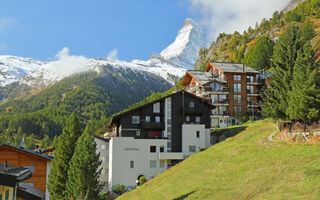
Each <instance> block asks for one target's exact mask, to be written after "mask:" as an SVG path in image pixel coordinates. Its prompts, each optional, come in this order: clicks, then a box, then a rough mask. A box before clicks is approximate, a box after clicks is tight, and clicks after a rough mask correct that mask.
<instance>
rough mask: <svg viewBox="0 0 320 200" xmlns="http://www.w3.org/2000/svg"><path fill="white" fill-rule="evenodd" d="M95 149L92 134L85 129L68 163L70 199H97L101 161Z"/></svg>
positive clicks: (99, 188)
mask: <svg viewBox="0 0 320 200" xmlns="http://www.w3.org/2000/svg"><path fill="white" fill-rule="evenodd" d="M96 150H97V149H96V143H95V142H94V138H93V136H92V135H91V134H89V133H88V132H86V131H85V133H83V134H82V135H81V137H80V138H79V140H78V141H77V145H76V148H75V151H74V154H73V156H72V159H71V161H70V165H69V168H70V169H69V171H68V181H67V191H68V196H70V197H71V198H72V199H83V200H98V199H99V195H100V192H101V189H102V185H101V184H100V183H99V177H100V173H101V169H99V166H100V165H101V161H100V160H99V154H97V153H96Z"/></svg>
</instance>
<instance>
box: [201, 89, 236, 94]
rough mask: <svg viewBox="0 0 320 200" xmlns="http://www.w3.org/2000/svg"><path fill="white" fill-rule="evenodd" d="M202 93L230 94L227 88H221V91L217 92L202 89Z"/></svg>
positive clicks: (215, 90)
mask: <svg viewBox="0 0 320 200" xmlns="http://www.w3.org/2000/svg"><path fill="white" fill-rule="evenodd" d="M204 93H205V95H211V94H229V93H230V89H229V88H223V89H220V90H217V89H213V88H211V87H206V88H204Z"/></svg>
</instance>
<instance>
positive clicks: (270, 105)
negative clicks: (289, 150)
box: [262, 25, 306, 120]
mask: <svg viewBox="0 0 320 200" xmlns="http://www.w3.org/2000/svg"><path fill="white" fill-rule="evenodd" d="M305 42H306V41H305V39H304V37H303V34H302V31H301V29H300V28H299V27H298V26H296V25H292V26H290V27H289V28H288V29H287V30H286V32H285V33H284V34H283V35H282V36H281V37H280V38H279V40H278V42H277V44H276V45H275V47H274V55H273V65H274V72H273V75H272V77H271V81H269V82H268V86H269V88H268V89H267V90H266V91H265V95H266V97H265V98H264V100H263V105H262V109H263V112H264V114H265V115H267V116H268V117H272V118H273V119H276V120H278V119H283V120H287V119H289V116H288V92H289V91H291V81H292V79H293V68H294V65H295V61H296V59H297V55H298V52H299V51H300V50H301V49H302V48H303V45H304V44H305Z"/></svg>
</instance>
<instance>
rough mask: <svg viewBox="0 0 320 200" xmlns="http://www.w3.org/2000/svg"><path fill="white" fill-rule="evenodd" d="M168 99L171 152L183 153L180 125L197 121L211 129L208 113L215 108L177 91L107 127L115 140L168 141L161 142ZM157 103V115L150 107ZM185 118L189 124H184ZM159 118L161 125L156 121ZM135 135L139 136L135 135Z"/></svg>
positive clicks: (120, 118)
mask: <svg viewBox="0 0 320 200" xmlns="http://www.w3.org/2000/svg"><path fill="white" fill-rule="evenodd" d="M169 97H170V98H171V116H172V152H181V151H182V135H181V134H182V124H188V123H190V124H191V123H193V124H196V118H197V117H200V122H199V123H198V124H204V125H205V127H206V128H210V113H211V109H212V108H214V106H212V105H211V104H210V103H208V101H206V100H204V99H202V98H199V97H197V96H195V95H193V94H191V93H189V92H186V91H183V90H182V91H179V92H176V93H173V94H171V95H168V96H166V97H163V98H161V99H159V100H156V101H153V102H151V103H148V104H145V105H143V106H140V107H138V108H135V109H132V110H130V111H127V112H125V113H122V114H120V115H117V116H114V117H113V118H112V120H111V122H110V124H109V125H110V127H114V128H115V129H114V130H115V132H116V136H118V137H135V138H137V139H155V138H156V139H167V138H163V134H162V132H163V131H165V112H166V111H165V99H166V98H169ZM190 102H193V103H194V108H190ZM156 103H160V112H159V113H154V112H153V105H154V104H156ZM133 116H139V117H140V123H139V124H133V123H132V117H133ZM146 116H149V117H150V122H147V121H146ZM186 116H188V117H189V118H190V121H188V122H187V121H186ZM156 117H160V122H156V121H155V118H156ZM137 132H139V133H138V134H137Z"/></svg>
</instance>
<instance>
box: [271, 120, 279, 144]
mask: <svg viewBox="0 0 320 200" xmlns="http://www.w3.org/2000/svg"><path fill="white" fill-rule="evenodd" d="M272 126H273V127H275V128H276V129H277V130H275V131H274V132H272V133H271V135H269V137H268V140H269V141H270V142H277V141H275V140H274V139H273V136H274V135H275V134H276V133H277V131H278V130H279V128H278V126H276V125H274V124H272Z"/></svg>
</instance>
